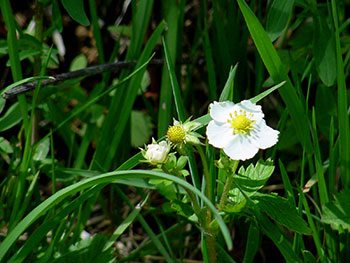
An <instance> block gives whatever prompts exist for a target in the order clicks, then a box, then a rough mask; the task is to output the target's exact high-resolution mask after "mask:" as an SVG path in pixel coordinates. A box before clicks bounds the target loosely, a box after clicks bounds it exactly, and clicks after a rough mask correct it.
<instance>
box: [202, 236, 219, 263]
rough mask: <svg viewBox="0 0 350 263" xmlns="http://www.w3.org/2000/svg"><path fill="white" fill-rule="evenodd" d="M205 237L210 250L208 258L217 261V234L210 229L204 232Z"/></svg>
mask: <svg viewBox="0 0 350 263" xmlns="http://www.w3.org/2000/svg"><path fill="white" fill-rule="evenodd" d="M204 237H205V242H206V245H207V250H208V260H209V262H210V263H216V262H217V258H216V248H215V235H214V234H213V233H211V231H209V232H206V233H205V234H204Z"/></svg>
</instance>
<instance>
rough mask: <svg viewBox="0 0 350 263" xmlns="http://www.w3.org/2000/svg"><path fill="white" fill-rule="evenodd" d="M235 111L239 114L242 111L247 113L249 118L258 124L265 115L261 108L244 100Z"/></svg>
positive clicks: (236, 106)
mask: <svg viewBox="0 0 350 263" xmlns="http://www.w3.org/2000/svg"><path fill="white" fill-rule="evenodd" d="M234 110H235V111H237V112H239V111H240V110H242V111H246V112H247V117H249V119H251V120H254V121H256V122H259V121H260V120H261V119H262V118H264V113H263V112H262V110H261V106H260V105H256V104H254V103H252V102H251V101H250V100H243V101H241V102H240V103H238V104H236V105H235V109H234Z"/></svg>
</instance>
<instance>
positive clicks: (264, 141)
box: [251, 119, 280, 149]
mask: <svg viewBox="0 0 350 263" xmlns="http://www.w3.org/2000/svg"><path fill="white" fill-rule="evenodd" d="M279 133H280V132H279V131H277V130H274V129H272V128H271V127H269V126H267V125H266V122H265V120H264V119H263V120H261V121H260V122H259V123H257V124H256V125H255V126H254V130H253V131H252V132H251V135H252V136H251V137H252V143H253V144H255V145H256V146H257V147H259V148H260V149H266V148H269V147H271V146H273V145H275V144H276V143H277V141H278V134H279Z"/></svg>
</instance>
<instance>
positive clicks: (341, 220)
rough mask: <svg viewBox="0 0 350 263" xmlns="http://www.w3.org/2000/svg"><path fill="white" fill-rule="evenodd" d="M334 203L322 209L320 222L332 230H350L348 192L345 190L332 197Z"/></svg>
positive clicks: (349, 195) (349, 198)
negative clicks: (329, 226) (328, 225)
mask: <svg viewBox="0 0 350 263" xmlns="http://www.w3.org/2000/svg"><path fill="white" fill-rule="evenodd" d="M334 199H335V200H334V201H331V202H329V203H327V204H326V205H325V206H324V208H323V213H322V221H323V222H324V223H326V224H330V225H331V226H332V227H333V228H334V229H339V227H340V226H341V227H342V228H344V229H348V230H349V229H350V202H349V200H350V190H349V189H346V190H343V191H342V192H340V193H337V194H336V195H335V196H334Z"/></svg>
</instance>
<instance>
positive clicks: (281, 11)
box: [266, 0, 294, 41]
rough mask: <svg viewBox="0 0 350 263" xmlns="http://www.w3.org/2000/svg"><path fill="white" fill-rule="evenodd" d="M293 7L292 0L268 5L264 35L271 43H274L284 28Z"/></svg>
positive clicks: (280, 0)
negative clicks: (265, 34) (266, 35)
mask: <svg viewBox="0 0 350 263" xmlns="http://www.w3.org/2000/svg"><path fill="white" fill-rule="evenodd" d="M293 5H294V0H288V1H286V0H274V1H273V2H272V4H271V5H270V8H269V11H268V14H267V21H266V33H267V34H268V36H269V37H270V40H271V41H275V40H276V39H277V38H278V37H279V36H280V35H281V33H282V31H283V29H284V28H285V27H286V25H287V22H288V18H289V16H290V14H291V13H292V9H293Z"/></svg>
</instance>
